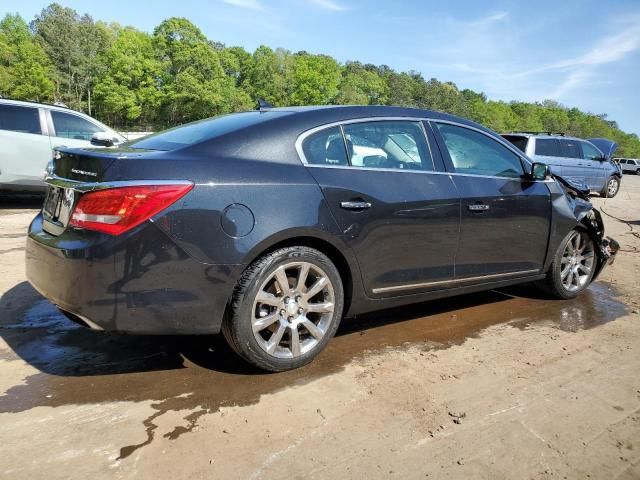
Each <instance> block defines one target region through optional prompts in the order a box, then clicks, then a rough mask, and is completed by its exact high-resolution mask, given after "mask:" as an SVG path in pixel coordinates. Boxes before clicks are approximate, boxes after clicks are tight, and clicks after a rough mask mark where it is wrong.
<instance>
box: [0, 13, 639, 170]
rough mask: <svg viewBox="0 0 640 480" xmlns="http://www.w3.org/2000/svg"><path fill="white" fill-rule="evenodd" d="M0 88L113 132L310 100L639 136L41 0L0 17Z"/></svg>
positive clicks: (572, 116) (386, 70)
mask: <svg viewBox="0 0 640 480" xmlns="http://www.w3.org/2000/svg"><path fill="white" fill-rule="evenodd" d="M0 95H2V96H4V97H10V98H16V99H25V100H35V101H41V102H62V103H64V104H66V105H68V106H69V107H71V108H74V109H76V110H82V111H84V112H87V113H88V114H90V115H92V116H94V117H96V118H98V119H99V120H101V121H103V122H104V123H106V124H108V125H110V126H112V127H114V128H118V129H123V130H124V129H126V130H132V129H142V130H148V129H153V130H155V129H161V128H166V127H170V126H174V125H178V124H181V123H185V122H189V121H193V120H198V119H201V118H205V117H210V116H213V115H219V114H224V113H229V112H234V111H240V110H248V109H252V108H255V105H256V101H257V99H259V98H262V99H264V100H266V101H268V102H269V103H271V104H272V105H275V106H286V105H312V104H337V105H343V104H359V105H380V104H381V105H401V106H410V107H418V108H427V109H432V110H439V111H442V112H447V113H452V114H454V115H460V116H463V117H466V118H469V119H472V120H474V121H476V122H478V123H481V124H483V125H486V126H487V127H489V128H491V129H493V130H495V131H498V132H505V131H514V130H526V131H545V132H546V131H549V132H565V133H566V134H570V135H575V136H578V137H582V138H590V137H605V138H610V139H613V140H615V141H617V142H618V144H619V150H618V155H620V156H628V157H640V140H639V139H638V136H637V135H636V134H630V133H625V132H623V131H622V130H620V129H619V128H618V125H617V124H616V122H615V121H611V120H608V119H607V115H606V114H598V115H596V114H592V113H586V112H582V111H580V110H579V109H577V108H568V107H565V106H563V105H561V104H559V103H558V102H555V101H553V100H544V101H541V102H536V103H528V102H518V101H513V102H503V101H494V100H489V99H487V97H486V95H484V94H483V93H478V92H475V91H473V90H470V89H463V90H460V89H459V88H458V87H457V86H456V85H455V84H454V83H452V82H442V81H439V80H437V79H435V78H431V79H429V80H426V79H425V78H424V77H423V76H422V74H420V73H418V72H415V71H409V72H397V71H395V70H393V69H392V68H390V67H388V66H386V65H372V64H362V63H360V62H357V61H349V62H346V63H345V64H341V63H339V62H338V61H336V59H334V58H332V57H330V56H328V55H316V54H311V53H308V52H305V51H300V52H295V53H294V52H291V51H288V50H284V49H280V48H278V49H275V50H274V49H272V48H269V47H267V46H261V47H259V48H257V49H256V50H255V51H254V52H247V51H246V50H245V49H244V48H242V47H227V46H226V45H224V44H222V43H219V42H214V41H211V40H209V39H207V37H206V36H205V35H204V34H203V33H202V32H201V31H200V29H199V28H198V27H197V26H195V25H194V24H193V23H191V22H190V21H189V20H187V19H185V18H175V17H174V18H169V19H167V20H164V21H163V22H162V23H160V25H158V26H157V27H156V28H155V29H154V31H153V33H151V34H149V33H146V32H142V31H140V30H137V29H136V28H133V27H123V26H121V25H119V24H117V23H106V22H103V21H95V20H94V19H93V18H92V17H91V16H89V15H86V14H85V15H81V14H79V13H78V12H76V11H75V10H74V9H71V8H66V7H63V6H61V5H59V4H56V3H52V4H51V5H49V6H48V7H46V8H45V9H43V10H42V11H41V12H40V13H39V14H38V15H36V16H35V18H34V19H33V20H32V21H31V22H30V23H27V21H25V19H23V18H22V17H21V16H20V15H18V14H15V15H11V14H8V15H6V16H5V17H4V18H3V19H2V20H1V21H0Z"/></svg>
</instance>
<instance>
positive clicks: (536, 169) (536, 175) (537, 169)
mask: <svg viewBox="0 0 640 480" xmlns="http://www.w3.org/2000/svg"><path fill="white" fill-rule="evenodd" d="M550 176H551V170H550V169H549V165H547V164H546V163H540V162H534V163H533V165H531V178H533V179H534V180H546V179H547V178H549V177H550Z"/></svg>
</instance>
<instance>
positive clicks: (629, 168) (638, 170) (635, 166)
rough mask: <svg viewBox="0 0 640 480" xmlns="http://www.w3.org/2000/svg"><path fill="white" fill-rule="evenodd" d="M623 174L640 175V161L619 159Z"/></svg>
mask: <svg viewBox="0 0 640 480" xmlns="http://www.w3.org/2000/svg"><path fill="white" fill-rule="evenodd" d="M616 160H617V163H618V165H620V170H622V173H635V174H636V175H640V159H637V158H617V159H616Z"/></svg>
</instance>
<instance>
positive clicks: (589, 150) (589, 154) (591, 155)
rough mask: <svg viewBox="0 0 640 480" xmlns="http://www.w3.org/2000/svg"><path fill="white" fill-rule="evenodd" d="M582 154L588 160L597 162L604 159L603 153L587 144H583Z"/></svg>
mask: <svg viewBox="0 0 640 480" xmlns="http://www.w3.org/2000/svg"><path fill="white" fill-rule="evenodd" d="M582 153H583V155H584V158H585V159H587V160H597V159H599V158H602V153H600V150H598V149H597V148H596V147H594V146H593V145H591V144H590V143H587V142H582Z"/></svg>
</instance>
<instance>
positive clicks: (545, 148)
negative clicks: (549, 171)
mask: <svg viewBox="0 0 640 480" xmlns="http://www.w3.org/2000/svg"><path fill="white" fill-rule="evenodd" d="M536 155H543V156H545V157H560V156H561V153H560V143H559V142H558V140H556V139H555V138H536Z"/></svg>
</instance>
